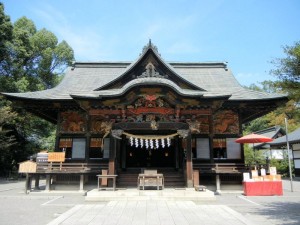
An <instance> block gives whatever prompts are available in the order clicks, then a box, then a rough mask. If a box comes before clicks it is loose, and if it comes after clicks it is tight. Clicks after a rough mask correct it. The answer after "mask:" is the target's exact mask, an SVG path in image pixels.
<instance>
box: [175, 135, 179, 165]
mask: <svg viewBox="0 0 300 225" xmlns="http://www.w3.org/2000/svg"><path fill="white" fill-rule="evenodd" d="M174 142H175V143H174V146H175V169H176V170H178V169H179V146H178V145H179V141H178V137H176V138H175V139H174Z"/></svg>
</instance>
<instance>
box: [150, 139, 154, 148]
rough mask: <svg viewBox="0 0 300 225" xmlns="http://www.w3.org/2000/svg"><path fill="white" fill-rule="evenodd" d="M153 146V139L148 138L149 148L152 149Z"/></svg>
mask: <svg viewBox="0 0 300 225" xmlns="http://www.w3.org/2000/svg"><path fill="white" fill-rule="evenodd" d="M153 147H154V146H153V140H152V139H150V148H151V149H153Z"/></svg>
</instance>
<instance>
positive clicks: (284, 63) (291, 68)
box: [271, 42, 300, 103]
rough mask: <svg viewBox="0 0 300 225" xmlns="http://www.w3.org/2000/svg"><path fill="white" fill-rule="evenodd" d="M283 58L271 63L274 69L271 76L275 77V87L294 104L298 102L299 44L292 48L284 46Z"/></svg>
mask: <svg viewBox="0 0 300 225" xmlns="http://www.w3.org/2000/svg"><path fill="white" fill-rule="evenodd" d="M283 51H284V53H285V54H286V57H285V58H277V59H275V60H273V61H272V63H273V64H274V66H275V67H276V68H275V69H274V70H271V74H273V75H275V76H277V77H278V78H279V81H278V82H277V86H279V87H281V88H282V90H284V91H286V92H287V93H288V94H289V96H290V98H292V99H293V100H294V101H295V102H297V103H299V101H300V42H296V43H295V44H294V45H293V46H284V47H283Z"/></svg>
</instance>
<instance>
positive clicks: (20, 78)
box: [0, 17, 74, 92]
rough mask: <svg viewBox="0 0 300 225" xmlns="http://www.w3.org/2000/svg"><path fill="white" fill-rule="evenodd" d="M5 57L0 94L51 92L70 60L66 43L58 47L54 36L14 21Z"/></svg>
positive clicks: (25, 20) (27, 22)
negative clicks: (3, 92)
mask: <svg viewBox="0 0 300 225" xmlns="http://www.w3.org/2000/svg"><path fill="white" fill-rule="evenodd" d="M6 46H7V51H8V54H9V56H8V57H7V58H6V59H5V65H8V66H6V67H3V68H2V70H3V73H2V76H1V77H0V78H1V80H0V82H1V84H2V85H1V86H0V89H1V90H2V91H13V92H24V91H36V90H44V89H48V88H52V87H54V86H56V85H57V84H58V81H59V76H60V75H61V74H62V73H63V71H64V70H65V68H66V67H67V66H68V65H71V63H72V61H73V60H74V53H73V50H72V48H71V47H70V46H69V45H68V44H67V42H66V41H62V42H60V43H58V40H57V38H56V36H55V35H54V34H53V33H52V32H50V31H48V30H46V29H41V30H37V29H36V27H35V25H34V23H33V21H31V20H29V19H28V18H26V17H22V18H20V19H18V20H17V21H16V22H15V23H14V25H13V30H12V40H11V41H10V42H9V43H7V44H6Z"/></svg>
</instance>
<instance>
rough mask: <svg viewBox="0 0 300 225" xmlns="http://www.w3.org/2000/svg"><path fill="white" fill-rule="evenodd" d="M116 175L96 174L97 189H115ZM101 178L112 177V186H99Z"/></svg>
mask: <svg viewBox="0 0 300 225" xmlns="http://www.w3.org/2000/svg"><path fill="white" fill-rule="evenodd" d="M117 176H118V175H97V177H98V191H99V190H102V189H103V190H108V189H112V190H113V191H115V190H116V178H117ZM103 178H106V179H112V182H113V186H112V188H109V187H100V185H99V183H100V181H101V179H103Z"/></svg>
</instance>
